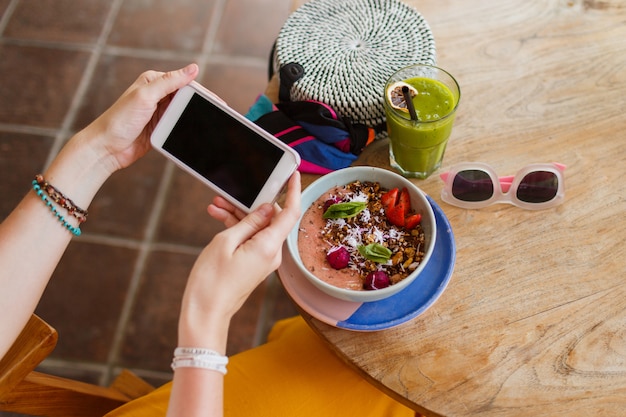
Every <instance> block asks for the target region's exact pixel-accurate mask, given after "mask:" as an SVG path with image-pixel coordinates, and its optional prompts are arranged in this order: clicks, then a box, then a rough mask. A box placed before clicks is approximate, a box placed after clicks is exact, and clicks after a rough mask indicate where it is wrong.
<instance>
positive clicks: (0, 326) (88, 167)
mask: <svg viewBox="0 0 626 417" xmlns="http://www.w3.org/2000/svg"><path fill="white" fill-rule="evenodd" d="M85 135H87V133H85V132H81V133H79V134H77V135H76V136H75V137H74V138H72V139H71V140H70V142H69V143H68V144H67V145H66V146H65V147H64V148H63V150H62V151H61V153H60V154H59V155H58V156H57V157H56V158H55V160H54V161H53V163H52V164H51V165H50V167H49V168H48V169H47V170H46V172H44V173H43V174H44V178H45V179H46V181H48V182H49V183H50V184H52V185H54V186H55V187H56V188H57V189H58V190H60V191H61V192H62V193H63V194H64V195H66V196H68V197H69V198H71V199H72V201H73V202H74V203H75V204H76V205H77V206H78V207H81V208H83V209H86V208H87V207H88V206H89V204H90V203H91V201H92V199H93V197H94V195H95V194H96V192H97V191H98V189H99V188H100V186H101V185H102V183H103V182H104V181H105V180H106V178H107V177H108V176H109V175H110V171H109V170H108V168H107V167H106V164H103V161H102V160H99V158H98V157H97V155H96V153H95V152H94V151H93V150H92V149H91V147H90V145H89V141H88V140H86V138H85ZM35 174H37V173H36V172H33V177H32V178H24V179H23V180H24V185H25V186H24V189H25V190H28V188H27V187H28V186H29V185H30V182H31V181H32V180H33V179H34V177H35ZM43 195H44V196H46V194H43ZM46 198H47V196H46ZM54 207H55V208H56V209H57V210H58V212H59V213H60V214H62V215H63V216H64V218H65V220H66V221H67V222H68V223H69V224H71V225H72V226H78V225H79V223H78V219H76V218H74V217H73V216H72V215H70V214H69V213H68V212H67V211H66V210H64V209H63V208H61V207H59V206H58V205H57V204H54ZM71 238H72V233H70V231H68V230H67V229H66V228H65V227H63V226H62V223H61V222H60V221H59V219H58V218H56V217H55V216H54V214H53V213H52V211H51V209H50V208H49V207H47V206H46V204H45V202H44V201H43V200H42V198H41V197H39V196H38V195H37V194H36V193H35V191H33V190H32V188H31V189H30V190H29V191H28V192H27V194H26V196H25V197H24V198H23V200H22V201H21V202H20V203H19V205H18V206H17V207H16V209H15V210H14V211H13V212H12V213H11V214H10V215H9V216H8V217H7V218H6V219H5V220H4V221H3V222H2V224H0V265H2V268H1V269H0V288H1V289H2V290H1V291H0V306H1V308H2V311H4V312H7V311H10V312H11V319H10V320H0V335H2V337H0V357H1V356H3V355H4V353H6V350H7V349H8V348H9V347H10V346H11V344H12V343H13V341H14V339H15V338H16V337H17V335H18V334H19V332H20V331H21V329H22V328H23V326H24V324H25V323H26V321H27V320H28V318H29V317H30V315H31V314H32V313H33V311H34V310H35V307H36V306H37V303H38V301H39V299H40V297H41V294H42V293H43V291H44V289H45V287H46V285H47V284H48V280H49V279H50V276H51V275H52V273H53V271H54V269H55V267H56V266H57V264H58V262H59V260H60V259H61V256H62V255H63V253H64V252H65V249H66V248H67V245H68V244H69V242H70V240H71Z"/></svg>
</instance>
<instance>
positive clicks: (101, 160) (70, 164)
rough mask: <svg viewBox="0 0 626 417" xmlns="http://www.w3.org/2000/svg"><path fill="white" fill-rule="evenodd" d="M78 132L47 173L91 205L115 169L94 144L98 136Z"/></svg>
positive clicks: (80, 203) (83, 204)
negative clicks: (93, 136)
mask: <svg viewBox="0 0 626 417" xmlns="http://www.w3.org/2000/svg"><path fill="white" fill-rule="evenodd" d="M88 135H89V133H87V132H85V131H81V132H78V133H77V134H76V135H74V136H73V137H72V138H71V139H70V140H69V141H68V142H67V144H66V145H65V146H64V147H63V149H61V151H60V152H59V154H58V155H57V156H56V158H55V159H54V161H53V162H52V164H51V165H50V166H49V167H48V169H46V172H45V173H44V177H45V178H46V180H47V181H48V182H50V183H51V184H53V185H54V186H55V187H57V188H58V189H59V190H61V191H62V192H63V193H64V194H66V195H67V196H69V197H71V198H72V200H73V201H74V202H75V203H76V204H77V205H78V206H80V207H83V208H85V209H86V208H87V207H88V206H89V204H90V203H91V201H92V200H93V197H94V196H95V194H96V193H97V192H98V190H99V189H100V187H101V186H102V184H104V182H105V181H106V180H107V179H108V178H109V177H110V176H111V174H112V172H113V170H112V169H111V165H110V163H108V162H107V158H106V157H105V156H102V155H100V154H99V152H97V150H96V149H94V147H93V146H92V145H91V143H92V142H94V141H95V140H97V138H92V137H89V136H88Z"/></svg>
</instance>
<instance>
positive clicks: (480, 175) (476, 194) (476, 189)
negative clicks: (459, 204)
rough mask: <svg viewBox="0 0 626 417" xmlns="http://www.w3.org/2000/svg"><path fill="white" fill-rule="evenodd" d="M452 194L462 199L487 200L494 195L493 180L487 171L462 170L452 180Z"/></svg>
mask: <svg viewBox="0 0 626 417" xmlns="http://www.w3.org/2000/svg"><path fill="white" fill-rule="evenodd" d="M452 195H454V196H455V197H456V198H457V199H459V200H462V201H485V200H489V199H490V198H491V196H492V195H493V181H491V177H490V176H489V174H487V173H486V172H485V171H481V170H476V169H468V170H465V171H460V172H459V173H457V174H456V176H455V177H454V181H453V182H452Z"/></svg>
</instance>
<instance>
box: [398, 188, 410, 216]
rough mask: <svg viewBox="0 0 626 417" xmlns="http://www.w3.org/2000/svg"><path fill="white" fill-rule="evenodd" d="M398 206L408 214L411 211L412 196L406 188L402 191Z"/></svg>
mask: <svg viewBox="0 0 626 417" xmlns="http://www.w3.org/2000/svg"><path fill="white" fill-rule="evenodd" d="M398 205H401V206H402V207H404V212H405V213H406V214H408V213H409V212H410V211H411V195H410V194H409V190H407V189H406V187H405V188H403V189H402V191H400V197H398Z"/></svg>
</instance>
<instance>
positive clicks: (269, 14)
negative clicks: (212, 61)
mask: <svg viewBox="0 0 626 417" xmlns="http://www.w3.org/2000/svg"><path fill="white" fill-rule="evenodd" d="M290 4H291V0H280V1H276V0H240V1H229V2H226V7H225V9H224V14H223V16H222V20H221V24H220V26H219V30H218V33H217V37H216V42H215V46H214V48H213V52H215V53H219V54H223V55H237V56H240V55H245V56H251V57H257V58H262V59H266V58H268V56H269V51H270V50H271V48H272V44H273V43H274V41H275V40H276V37H277V36H278V32H279V30H280V28H281V27H282V24H283V22H284V21H285V20H286V19H287V17H288V16H289V11H290V9H289V8H290Z"/></svg>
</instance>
